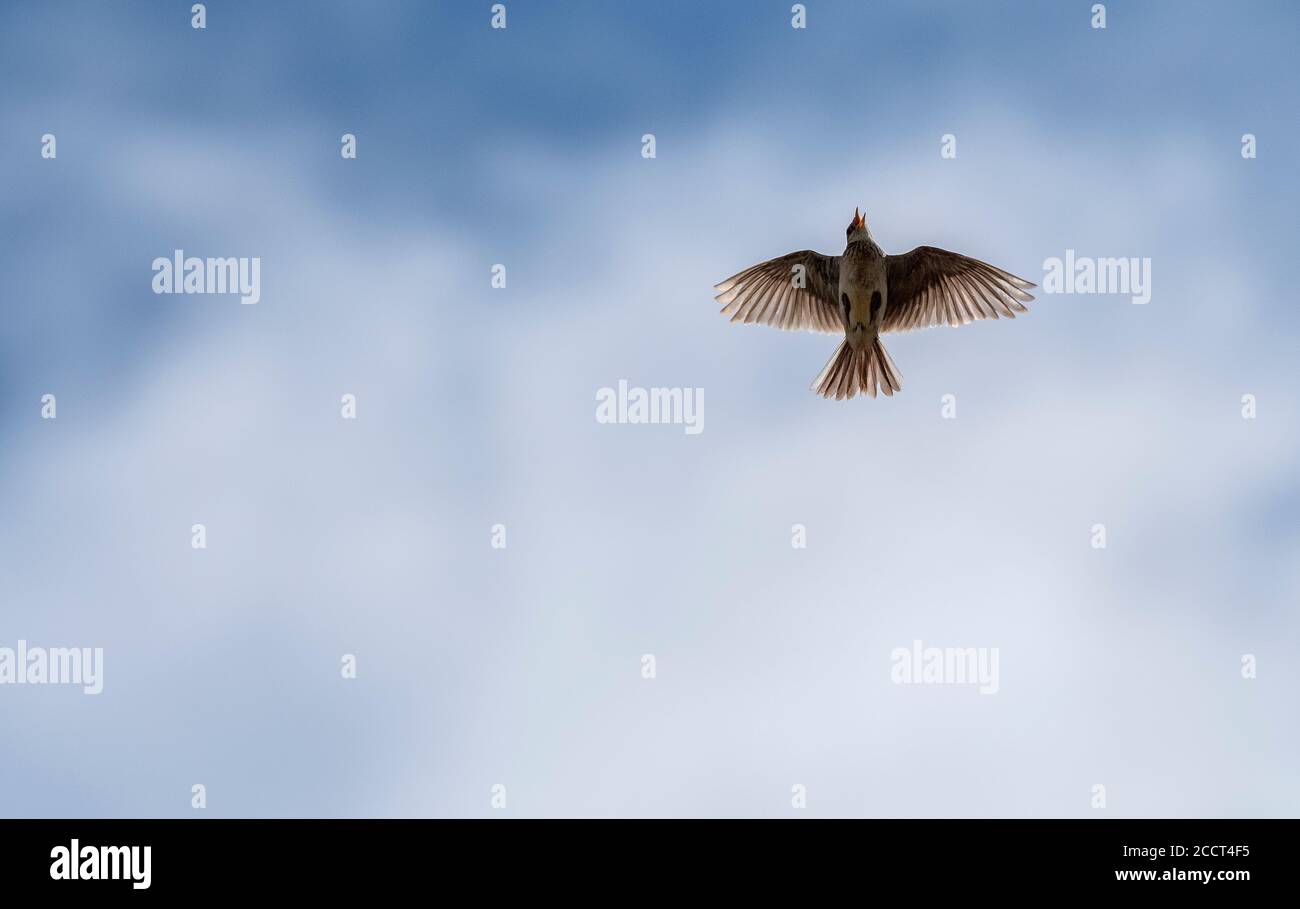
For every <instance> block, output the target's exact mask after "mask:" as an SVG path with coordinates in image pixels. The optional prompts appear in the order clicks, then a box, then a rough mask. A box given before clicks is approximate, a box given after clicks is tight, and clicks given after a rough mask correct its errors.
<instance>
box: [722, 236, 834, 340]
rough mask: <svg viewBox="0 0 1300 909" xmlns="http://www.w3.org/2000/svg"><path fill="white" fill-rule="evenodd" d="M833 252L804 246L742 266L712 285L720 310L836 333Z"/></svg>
mask: <svg viewBox="0 0 1300 909" xmlns="http://www.w3.org/2000/svg"><path fill="white" fill-rule="evenodd" d="M839 286H840V260H839V257H838V256H823V255H822V254H821V253H815V252H813V251H812V250H810V249H805V250H802V251H800V252H793V253H790V254H789V255H788V256H781V257H780V258H777V259H769V260H768V261H766V262H760V263H759V264H757V265H755V266H752V267H751V268H747V269H745V270H744V271H742V272H741V273H740V274H738V275H733V276H732V277H730V278H728V279H727V280H725V281H723V282H722V283H721V284H717V285H715V286H714V288H713V289H714V290H716V291H719V293H718V295H717V297H716V299H717V301H718V302H719V303H722V304H723V307H722V314H723V315H724V316H731V321H733V322H759V323H761V324H763V325H771V326H774V327H776V328H780V329H782V330H784V331H799V330H806V331H824V332H831V333H836V334H838V333H840V332H843V331H844V324H843V323H842V322H841V321H840V315H839V312H840V308H839V305H838V303H837V302H836V294H837V293H838V292H839Z"/></svg>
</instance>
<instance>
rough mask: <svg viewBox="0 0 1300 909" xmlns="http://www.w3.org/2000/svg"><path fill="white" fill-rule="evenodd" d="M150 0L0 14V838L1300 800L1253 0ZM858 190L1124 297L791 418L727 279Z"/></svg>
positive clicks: (1291, 589)
mask: <svg viewBox="0 0 1300 909" xmlns="http://www.w3.org/2000/svg"><path fill="white" fill-rule="evenodd" d="M191 5H192V4H191V3H189V2H180V3H172V2H167V3H157V2H115V3H111V4H106V3H93V2H85V3H72V2H60V0H55V2H50V3H35V2H20V3H12V4H5V5H4V6H3V7H2V8H0V85H3V86H4V87H3V89H2V90H0V172H3V173H4V175H5V177H6V179H4V180H2V181H0V219H2V220H0V235H2V236H3V239H4V242H3V243H0V268H3V274H4V276H5V283H4V286H5V293H4V297H3V302H4V307H3V309H4V319H3V321H0V503H2V507H0V632H2V633H0V648H5V647H8V648H13V649H15V650H16V649H17V648H18V646H19V644H18V642H19V641H20V640H21V641H25V642H27V645H28V646H30V647H45V648H60V647H79V648H80V647H85V648H101V649H102V654H103V678H102V683H103V690H102V691H101V692H100V693H98V694H94V695H88V694H85V693H83V690H82V688H81V687H79V686H76V685H64V684H23V685H17V684H0V727H2V728H4V729H6V730H9V735H10V747H8V748H5V749H3V750H2V751H0V780H3V782H0V815H3V816H20V817H28V816H53V817H173V816H175V817H195V818H202V817H395V816H397V817H408V816H409V817H533V816H561V817H569V816H576V817H652V816H674V817H677V816H686V817H718V816H721V817H800V816H814V817H831V816H835V817H1105V816H1112V817H1146V816H1161V817H1257V816H1291V817H1294V816H1295V815H1296V814H1297V812H1298V811H1300V781H1298V778H1297V775H1296V773H1295V766H1296V759H1297V750H1298V749H1300V731H1298V730H1297V726H1296V722H1295V715H1296V709H1295V708H1296V698H1297V694H1298V693H1300V668H1298V667H1300V664H1297V661H1296V659H1295V655H1296V652H1297V648H1298V647H1300V619H1298V618H1297V604H1298V603H1300V559H1298V558H1297V557H1296V556H1297V551H1298V549H1300V526H1298V524H1297V521H1296V512H1297V505H1298V504H1300V471H1298V469H1297V463H1300V460H1298V459H1297V457H1296V454H1297V443H1298V442H1300V438H1298V434H1297V428H1296V414H1297V413H1300V407H1298V405H1300V401H1298V393H1297V388H1298V387H1300V383H1297V379H1298V378H1300V366H1297V360H1296V357H1295V350H1296V341H1297V334H1298V333H1300V317H1297V310H1296V307H1295V301H1294V298H1293V294H1294V290H1293V276H1292V274H1291V272H1292V268H1291V265H1290V262H1291V258H1292V256H1293V248H1294V244H1295V240H1296V230H1295V215H1294V213H1295V211H1296V210H1297V208H1298V207H1300V205H1298V203H1300V189H1298V186H1297V182H1296V180H1295V178H1294V155H1293V153H1291V152H1288V151H1287V150H1288V149H1294V148H1295V147H1296V145H1297V143H1298V142H1300V135H1298V132H1300V128H1298V127H1297V123H1296V120H1295V117H1294V111H1295V110H1296V107H1297V101H1300V91H1298V86H1297V79H1298V77H1297V74H1296V71H1295V67H1294V62H1293V55H1294V48H1293V44H1294V41H1293V36H1294V34H1295V33H1296V26H1297V24H1300V10H1297V8H1296V7H1295V6H1294V5H1293V4H1290V3H1285V2H1276V3H1270V2H1251V3H1244V4H1229V5H1224V4H1215V3H1195V2H1193V3H1187V2H1142V3H1128V2H1112V3H1107V4H1106V27H1105V28H1104V29H1101V28H1093V27H1092V19H1093V13H1092V12H1091V7H1092V4H1091V3H1087V2H1073V0H1071V2H1059V3H986V4H978V5H974V4H966V3H958V2H953V3H907V4H904V3H885V2H880V3H860V2H830V0H810V2H808V3H806V4H805V6H806V8H807V9H806V16H807V17H806V28H803V29H796V28H792V26H791V18H792V13H791V6H792V4H790V3H784V2H735V3H730V2H711V3H686V2H680V3H679V2H661V3H655V4H649V3H631V2H628V3H622V2H620V3H595V2H591V3H580V2H573V3H542V2H527V0H517V2H506V4H505V6H506V8H507V19H506V27H505V28H504V29H494V28H492V26H491V19H492V12H491V9H490V7H491V4H490V3H485V2H457V3H437V4H435V3H431V2H376V3H361V2H337V3H331V2H320V3H305V2H301V3H300V2H284V3H275V4H260V3H253V2H219V0H214V2H209V3H207V4H206V27H205V28H202V29H196V28H193V27H192V24H191V16H192V14H191V11H190V6H191ZM47 134H48V135H53V136H54V137H55V140H56V149H57V153H56V155H55V157H52V158H49V157H44V156H43V155H42V148H43V147H44V144H45V140H44V139H43V138H42V137H43V136H45V135H47ZM344 134H351V135H353V136H355V137H356V157H355V158H354V159H353V158H344V157H343V156H342V155H341V153H340V152H341V137H342V136H343V135H344ZM647 134H652V135H653V136H654V139H655V148H654V151H655V154H654V157H652V158H650V157H646V156H645V155H644V154H643V149H644V148H645V145H644V142H643V137H644V136H646V135H647ZM1246 134H1250V135H1252V136H1254V137H1255V142H1256V145H1255V148H1256V157H1253V158H1247V157H1243V154H1242V150H1243V138H1242V137H1243V136H1244V135H1246ZM945 136H951V137H953V141H952V142H951V143H949V145H953V144H954V143H955V149H956V156H955V157H945V156H944V154H943V150H944V146H945V141H944V137H945ZM855 206H859V207H861V208H862V209H863V210H864V211H865V212H866V214H867V219H868V222H869V224H870V225H871V229H872V231H873V234H874V236H875V238H876V240H877V241H878V242H879V243H880V244H881V245H882V246H883V247H884V248H885V250H886V251H887V252H889V253H902V252H905V251H907V250H909V249H911V248H913V247H914V246H918V245H923V244H926V245H934V246H939V247H943V248H946V249H952V250H956V251H959V252H962V253H966V254H968V255H972V256H976V257H978V258H981V259H984V260H986V261H989V262H992V263H994V264H996V265H998V266H999V267H1002V268H1004V269H1007V270H1008V271H1011V272H1014V273H1015V274H1018V275H1021V276H1023V277H1025V278H1027V279H1028V280H1030V281H1034V282H1036V283H1039V284H1042V283H1043V278H1044V274H1045V271H1044V268H1045V266H1044V263H1045V262H1046V261H1047V260H1049V259H1050V258H1053V257H1064V256H1065V255H1066V251H1067V250H1074V251H1075V254H1077V255H1078V256H1085V257H1121V256H1122V257H1132V258H1136V259H1138V260H1141V261H1148V260H1149V263H1150V265H1149V268H1150V272H1149V274H1150V283H1151V291H1152V292H1151V299H1150V302H1148V303H1146V304H1144V305H1135V304H1133V303H1132V302H1130V295H1128V294H1123V293H1114V294H1060V293H1043V292H1042V289H1041V288H1040V290H1039V291H1036V293H1037V295H1038V299H1037V300H1036V301H1035V302H1033V303H1031V304H1030V312H1029V313H1028V314H1027V315H1024V316H1022V317H1020V318H1018V319H1016V320H1015V321H1014V322H1008V321H1005V320H1003V321H999V322H979V323H975V324H972V325H967V326H964V327H961V328H959V329H950V328H935V329H930V330H927V331H922V332H910V333H906V334H900V335H895V336H889V337H886V339H885V341H886V346H887V347H888V349H889V351H890V353H891V355H892V357H893V359H894V362H895V363H896V364H897V366H898V369H899V372H900V373H901V376H902V385H903V389H902V391H901V392H900V393H899V394H898V395H896V396H894V397H892V398H883V397H882V398H880V399H877V400H871V399H861V398H860V399H855V400H852V401H839V402H837V401H825V400H822V399H821V398H820V397H817V396H816V395H814V394H813V393H812V392H811V391H809V388H808V386H809V384H810V383H811V381H812V379H813V378H814V377H815V376H816V375H817V373H818V372H819V371H820V370H821V368H822V365H823V364H824V363H825V361H826V359H827V358H828V357H829V356H830V355H831V353H832V352H833V350H834V347H835V344H836V343H837V342H836V340H835V339H834V338H833V337H832V336H829V335H816V334H809V333H787V332H780V331H776V330H774V329H771V328H768V327H762V326H748V325H730V324H728V322H727V319H725V318H723V317H721V316H719V314H718V313H717V309H718V304H716V303H715V302H714V301H713V299H712V297H713V291H712V285H713V284H715V283H717V282H718V281H720V280H722V279H723V278H725V277H727V276H728V275H731V274H733V273H735V272H738V271H740V270H741V269H742V268H745V267H747V266H748V265H751V264H754V263H755V262H758V261H761V260H763V259H767V258H771V257H773V256H778V255H782V254H784V253H787V252H790V251H793V250H798V249H810V248H811V249H815V250H819V251H821V252H823V253H826V254H836V253H838V252H839V251H840V250H841V249H842V247H843V242H844V229H845V227H846V225H847V224H848V222H849V221H850V220H851V219H852V216H853V210H854V207H855ZM177 249H181V250H184V251H185V252H186V254H189V255H194V256H200V257H249V258H252V257H256V258H258V259H259V260H260V263H261V272H260V274H261V288H260V291H261V297H260V301H259V302H258V303H257V304H256V305H242V304H241V303H240V302H239V299H238V297H236V296H223V295H185V294H171V295H168V294H161V295H160V294H155V293H154V292H153V290H152V289H151V282H152V280H153V277H154V273H153V270H152V264H151V263H153V261H154V260H155V258H157V257H164V258H167V257H171V256H172V255H173V252H174V251H175V250H177ZM497 265H502V266H504V267H505V275H506V285H505V286H504V287H494V286H493V276H494V271H493V269H494V266H497ZM620 381H625V382H627V383H628V385H629V386H635V387H644V388H652V387H664V388H678V389H690V390H697V389H698V390H699V391H698V392H695V393H696V394H698V395H699V396H700V397H699V400H701V401H702V402H703V409H702V422H701V424H700V425H701V426H702V431H700V432H698V433H688V432H686V431H684V429H685V428H684V427H683V426H682V425H677V424H667V425H662V424H661V425H639V424H625V423H602V422H598V421H597V419H596V402H597V396H598V394H599V393H600V390H601V389H602V388H616V387H617V386H618V384H619V382H620ZM46 395H54V396H55V400H56V402H57V408H56V416H55V418H54V419H48V418H46V416H45V411H46V408H45V405H44V404H43V397H44V396H46ZM344 395H352V396H354V400H355V407H356V411H355V413H356V416H355V419H346V418H344V417H343V415H342V407H343V405H342V399H343V396H344ZM947 396H951V397H950V398H949V397H947ZM1245 396H1250V398H1249V399H1246V398H1245ZM1246 400H1249V401H1250V402H1251V403H1250V404H1249V405H1248V404H1247V403H1246ZM954 408H955V416H954V415H953V413H954ZM1248 408H1253V416H1250V417H1249V418H1248V417H1247V416H1245V415H1244V414H1245V413H1246V412H1247V410H1248ZM195 524H202V525H203V526H204V528H205V540H204V542H205V544H206V545H205V547H204V548H195V546H194V535H193V526H194V525H195ZM498 525H499V527H500V528H503V529H504V530H503V533H504V544H505V545H504V547H501V546H499V544H500V543H501V542H502V540H501V532H500V529H498V530H496V531H494V528H498ZM1098 526H1101V527H1103V528H1104V535H1105V546H1104V548H1099V547H1098V546H1097V545H1096V544H1097V541H1098V533H1097V527H1098ZM796 528H801V530H798V529H796ZM801 535H802V539H799V538H800V536H801ZM797 542H802V543H804V544H805V545H803V546H798V545H795V544H796V543H797ZM494 543H496V544H498V545H495V546H494ZM915 641H920V642H922V645H921V646H922V647H924V648H929V647H935V648H962V649H966V648H975V649H977V650H978V651H979V652H981V653H983V654H985V655H986V656H987V655H991V654H993V653H996V660H997V663H996V664H997V667H998V678H997V685H996V691H995V692H990V693H986V694H982V693H981V692H980V690H979V687H978V686H975V685H971V684H962V683H960V682H959V681H953V680H952V679H944V680H940V682H941V683H937V684H928V683H918V684H899V683H898V670H899V662H898V660H899V658H898V657H896V653H897V651H898V650H899V649H900V648H901V649H904V650H910V648H912V646H913V642H915ZM0 656H2V653H0ZM647 657H650V658H651V660H649V661H648V660H647ZM349 659H350V660H351V661H352V665H354V666H355V677H347V675H348V674H347V673H346V672H345V668H346V666H347V665H348V660H349ZM647 667H650V668H652V669H653V673H652V675H651V676H650V677H647V676H648V675H649V674H650V669H649V668H647ZM195 786H201V787H202V789H201V790H200V791H201V793H202V801H203V806H202V807H196V806H195V801H196V799H198V798H199V796H198V795H197V794H196V790H195V788H194V787H195ZM1099 787H1100V788H1099Z"/></svg>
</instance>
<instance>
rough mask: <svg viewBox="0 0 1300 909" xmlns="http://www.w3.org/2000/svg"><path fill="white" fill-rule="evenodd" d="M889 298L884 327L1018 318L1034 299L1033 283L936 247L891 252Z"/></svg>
mask: <svg viewBox="0 0 1300 909" xmlns="http://www.w3.org/2000/svg"><path fill="white" fill-rule="evenodd" d="M885 268H886V269H887V276H886V280H887V281H888V282H889V303H888V305H887V306H886V307H885V322H884V325H883V326H882V329H881V330H882V331H910V330H911V329H914V328H929V327H931V326H933V325H953V326H956V325H965V324H966V323H967V322H973V321H975V320H976V319H997V318H999V317H1001V316H1006V317H1007V318H1009V319H1014V318H1015V317H1016V313H1018V312H1026V311H1027V310H1026V308H1025V304H1026V303H1028V302H1029V301H1030V300H1032V299H1034V297H1033V294H1030V293H1029V292H1028V291H1029V289H1030V288H1031V287H1033V286H1034V285H1033V284H1031V283H1030V282H1028V281H1026V280H1025V279H1024V278H1017V277H1016V276H1015V275H1013V274H1011V273H1010V272H1006V271H1003V270H1002V269H1000V268H995V267H994V266H992V265H989V264H988V263H987V262H981V261H980V260H979V259H972V258H971V257H970V256H963V255H961V254H960V253H955V252H948V250H946V249H937V248H936V247H933V246H918V247H917V248H916V249H914V250H912V251H911V252H909V253H904V254H903V255H901V256H886V257H885Z"/></svg>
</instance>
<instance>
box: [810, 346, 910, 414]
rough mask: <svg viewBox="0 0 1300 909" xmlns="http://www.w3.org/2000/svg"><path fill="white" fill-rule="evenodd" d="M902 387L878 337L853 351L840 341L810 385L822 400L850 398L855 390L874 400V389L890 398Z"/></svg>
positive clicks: (892, 363)
mask: <svg viewBox="0 0 1300 909" xmlns="http://www.w3.org/2000/svg"><path fill="white" fill-rule="evenodd" d="M902 387H903V386H902V385H901V384H900V383H899V381H898V369H897V368H896V367H895V366H894V361H893V360H891V359H890V358H889V353H888V352H887V351H886V350H885V345H883V344H881V343H880V339H879V338H876V339H874V340H873V341H872V342H871V344H869V345H868V346H867V347H865V348H863V349H862V350H854V349H853V348H852V347H850V346H849V342H848V341H842V342H840V346H839V347H838V348H836V350H835V353H834V354H832V355H831V358H830V359H829V360H827V361H826V365H825V367H823V368H822V371H821V373H820V374H819V375H818V376H817V378H816V379H813V384H812V390H813V391H815V392H817V393H818V394H819V395H821V396H822V397H823V398H834V399H835V400H837V401H842V400H844V399H845V398H852V397H853V396H854V395H856V394H857V393H858V392H859V391H861V392H863V393H864V394H869V395H871V397H873V398H874V397H875V396H876V391H877V389H879V390H880V391H883V392H884V393H885V394H886V395H892V394H893V393H894V392H896V391H900V390H901V389H902Z"/></svg>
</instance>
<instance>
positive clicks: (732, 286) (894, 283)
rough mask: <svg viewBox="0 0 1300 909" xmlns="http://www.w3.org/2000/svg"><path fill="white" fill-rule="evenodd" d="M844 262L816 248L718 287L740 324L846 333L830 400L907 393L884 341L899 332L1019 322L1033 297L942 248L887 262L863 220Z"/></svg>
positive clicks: (1024, 285)
mask: <svg viewBox="0 0 1300 909" xmlns="http://www.w3.org/2000/svg"><path fill="white" fill-rule="evenodd" d="M847 233H848V244H847V246H846V247H845V250H844V253H843V254H842V255H839V256H824V255H822V254H821V253H817V252H813V251H812V250H807V249H806V250H802V251H800V252H794V253H790V254H789V255H785V256H781V257H779V258H776V259H769V260H768V261H766V262H760V263H759V264H758V265H754V266H752V267H750V268H747V269H745V270H744V271H742V272H740V273H739V274H736V275H733V276H732V277H730V278H728V279H727V280H725V281H723V282H722V283H721V284H718V285H716V286H715V288H714V289H715V290H717V291H718V292H719V293H718V295H717V298H716V299H717V300H718V302H719V303H722V304H723V306H722V314H723V315H725V316H730V317H731V321H733V322H747V323H748V322H753V323H759V324H763V325H771V326H774V327H776V328H780V329H783V330H785V331H794V330H801V331H816V332H827V333H837V332H843V333H844V336H845V340H844V342H843V343H842V344H841V345H840V347H839V348H838V349H837V350H836V352H835V353H834V354H833V355H832V356H831V359H830V360H829V361H828V362H827V364H826V366H825V368H824V369H823V370H822V371H821V373H820V374H819V375H818V376H817V378H816V379H815V380H814V381H813V389H814V390H815V391H817V392H819V393H820V394H821V395H822V396H823V397H827V398H831V397H833V398H836V399H842V398H852V397H853V396H854V395H856V394H857V393H858V391H863V392H865V393H867V394H869V395H871V396H872V397H873V398H874V397H875V396H876V391H877V389H878V388H879V389H880V390H883V391H884V392H885V394H886V395H892V394H893V393H894V392H895V391H898V390H899V389H900V388H901V385H900V384H899V381H898V375H897V370H896V369H895V368H894V365H893V362H892V361H891V360H890V358H889V354H888V353H886V351H885V348H884V345H882V344H881V343H880V335H881V334H882V333H884V332H890V331H910V330H912V329H917V328H929V327H931V326H935V325H952V326H958V325H964V324H966V323H967V322H973V321H975V320H976V319H998V318H1001V317H1003V316H1005V317H1006V318H1009V319H1014V318H1015V317H1016V313H1020V312H1026V311H1027V310H1026V308H1025V305H1024V304H1025V303H1027V302H1029V301H1030V300H1032V299H1034V298H1033V296H1032V295H1031V294H1029V293H1028V292H1027V291H1028V289H1029V288H1032V287H1034V285H1033V284H1032V283H1030V282H1029V281H1026V280H1024V279H1023V278H1018V277H1016V276H1015V275H1013V274H1011V273H1009V272H1006V271H1003V270H1002V269H1000V268H996V267H995V266H992V265H989V264H988V263H986V262H981V261H980V260H978V259H972V258H970V257H969V256H963V255H961V254H959V253H954V252H948V251H947V250H944V249H937V248H935V247H933V246H918V247H917V248H916V249H914V250H912V251H911V252H908V253H904V254H902V255H899V256H888V255H885V253H884V252H883V251H882V250H881V249H880V247H879V246H877V245H876V242H875V241H874V240H873V239H872V238H871V233H870V231H868V229H867V225H866V220H865V219H864V218H863V217H862V216H861V215H860V214H857V213H855V214H854V218H853V223H852V224H850V225H849V229H848V232H847Z"/></svg>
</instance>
